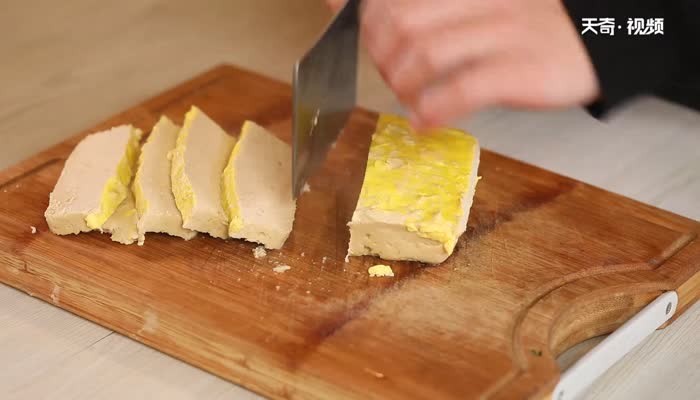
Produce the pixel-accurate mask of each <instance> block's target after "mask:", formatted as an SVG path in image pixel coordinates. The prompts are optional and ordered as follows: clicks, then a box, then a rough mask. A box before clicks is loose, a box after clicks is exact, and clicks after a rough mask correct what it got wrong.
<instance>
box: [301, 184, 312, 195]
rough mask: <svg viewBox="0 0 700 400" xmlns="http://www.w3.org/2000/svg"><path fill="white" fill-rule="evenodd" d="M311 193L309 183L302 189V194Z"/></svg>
mask: <svg viewBox="0 0 700 400" xmlns="http://www.w3.org/2000/svg"><path fill="white" fill-rule="evenodd" d="M310 191H311V186H310V185H309V184H308V183H305V184H304V187H303V188H301V192H302V193H309V192H310Z"/></svg>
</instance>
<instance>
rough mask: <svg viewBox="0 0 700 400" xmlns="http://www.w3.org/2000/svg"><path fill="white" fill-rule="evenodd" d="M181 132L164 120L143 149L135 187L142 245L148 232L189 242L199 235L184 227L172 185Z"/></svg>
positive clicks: (166, 119)
mask: <svg viewBox="0 0 700 400" xmlns="http://www.w3.org/2000/svg"><path fill="white" fill-rule="evenodd" d="M179 132H180V127H179V126H178V125H176V124H174V123H173V122H172V121H171V120H170V119H168V117H165V116H163V117H161V118H160V120H159V121H158V123H156V125H155V126H154V127H153V131H152V132H151V134H150V135H148V138H147V139H146V143H145V144H144V145H143V147H142V148H141V155H140V157H139V163H138V169H137V170H136V177H135V178H134V185H133V190H134V195H135V197H136V199H135V201H136V210H137V211H138V240H139V245H143V243H144V241H145V240H146V233H147V232H159V233H167V234H168V235H172V236H178V237H181V238H183V239H185V240H189V239H192V238H193V237H194V236H195V235H196V234H197V232H195V231H193V230H189V229H185V228H183V227H182V215H181V214H180V211H179V210H178V208H177V205H176V204H175V197H174V196H173V190H172V185H171V181H170V169H171V168H170V164H171V163H170V158H169V153H170V152H171V151H172V150H173V149H174V148H175V141H176V140H177V136H178V133H179Z"/></svg>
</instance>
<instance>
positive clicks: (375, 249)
mask: <svg viewBox="0 0 700 400" xmlns="http://www.w3.org/2000/svg"><path fill="white" fill-rule="evenodd" d="M478 165H479V143H478V141H477V140H476V138H475V137H473V136H471V135H468V134H466V133H464V132H461V131H458V130H454V129H435V130H431V131H429V132H421V133H417V132H415V131H414V130H413V129H412V128H411V126H410V125H409V123H408V121H406V120H404V119H403V118H400V117H396V116H391V115H381V116H380V118H379V121H378V123H377V128H376V131H375V133H374V135H373V136H372V143H371V145H370V150H369V156H368V160H367V168H366V171H365V178H364V182H363V184H362V190H361V192H360V196H359V199H358V202H357V207H356V209H355V212H354V213H353V216H352V220H351V221H350V223H349V224H348V225H349V226H350V245H349V249H348V254H349V255H350V256H360V255H375V256H379V257H381V258H383V259H387V260H415V261H422V262H427V263H440V262H443V261H444V260H445V259H447V257H449V256H450V255H451V254H452V252H453V250H454V248H455V245H456V243H457V239H458V238H459V236H460V235H461V234H462V233H464V231H465V230H466V226H467V219H468V218H469V209H470V208H471V205H472V200H473V198H474V190H475V188H476V183H477V181H478V177H477V169H478Z"/></svg>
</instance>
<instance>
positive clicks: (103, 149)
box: [44, 125, 141, 235]
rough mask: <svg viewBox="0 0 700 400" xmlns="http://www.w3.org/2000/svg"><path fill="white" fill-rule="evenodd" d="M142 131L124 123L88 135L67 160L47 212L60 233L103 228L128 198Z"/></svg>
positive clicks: (50, 198) (52, 225) (50, 222)
mask: <svg viewBox="0 0 700 400" xmlns="http://www.w3.org/2000/svg"><path fill="white" fill-rule="evenodd" d="M140 140H141V131H140V130H139V129H136V128H134V127H132V126H131V125H122V126H118V127H115V128H112V129H110V130H107V131H103V132H98V133H94V134H91V135H88V136H87V137H85V139H83V140H82V141H81V142H80V143H78V145H77V146H76V147H75V149H74V150H73V152H72V153H71V155H70V156H69V157H68V159H67V160H66V164H65V166H64V167H63V171H62V172H61V176H60V177H59V178H58V182H57V183H56V187H54V190H53V192H51V194H50V196H49V207H48V208H47V210H46V213H45V214H44V216H45V217H46V222H47V223H48V225H49V228H50V229H51V232H53V233H55V234H57V235H69V234H77V233H80V232H88V231H91V230H95V229H98V230H101V229H102V226H103V225H104V223H105V222H106V221H107V220H108V219H109V217H111V216H112V214H114V212H115V210H116V209H117V207H118V206H119V205H120V204H121V203H122V202H123V201H124V199H126V197H127V195H128V193H129V184H130V183H131V179H132V177H133V174H134V170H135V167H136V159H137V158H138V154H139V142H140Z"/></svg>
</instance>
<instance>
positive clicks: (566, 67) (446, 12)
mask: <svg viewBox="0 0 700 400" xmlns="http://www.w3.org/2000/svg"><path fill="white" fill-rule="evenodd" d="M327 2H328V4H329V5H330V6H331V7H332V8H334V9H338V8H339V7H340V6H342V4H343V3H344V1H343V0H327ZM362 8H363V9H362V31H363V35H364V39H365V44H366V46H367V49H368V51H369V53H370V55H371V56H372V58H373V59H374V61H375V62H376V64H377V67H378V69H379V71H380V73H381V74H382V76H383V77H384V80H385V81H386V82H387V84H388V85H389V86H390V87H391V89H392V90H393V91H394V92H395V93H396V95H397V96H398V98H399V100H400V101H401V102H402V103H403V104H404V105H405V106H406V107H408V109H409V110H410V111H411V113H412V120H413V122H414V124H415V125H416V126H417V127H418V128H428V127H434V126H440V125H445V124H448V123H449V122H451V121H452V120H454V119H456V118H459V117H463V116H467V115H469V114H471V113H473V112H475V111H476V110H478V109H481V108H483V107H487V106H493V105H504V106H511V107H518V108H530V109H547V108H558V107H567V106H574V105H584V104H587V103H589V102H591V101H593V100H595V99H596V98H597V97H598V96H599V87H598V80H597V78H596V75H595V71H594V69H593V66H592V64H591V61H590V59H589V57H588V54H587V52H586V49H585V47H584V45H583V42H582V40H581V35H580V34H579V33H578V32H577V30H576V28H575V27H574V25H573V24H572V22H571V20H570V18H569V16H568V15H567V13H566V10H565V9H564V7H563V5H562V3H561V0H364V1H363V4H362Z"/></svg>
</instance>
